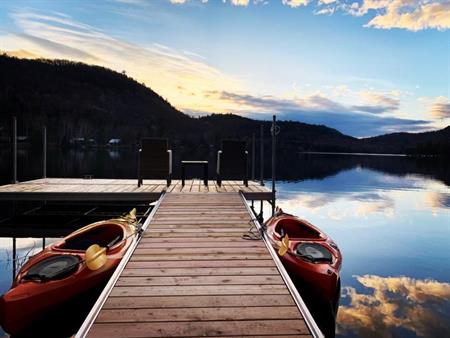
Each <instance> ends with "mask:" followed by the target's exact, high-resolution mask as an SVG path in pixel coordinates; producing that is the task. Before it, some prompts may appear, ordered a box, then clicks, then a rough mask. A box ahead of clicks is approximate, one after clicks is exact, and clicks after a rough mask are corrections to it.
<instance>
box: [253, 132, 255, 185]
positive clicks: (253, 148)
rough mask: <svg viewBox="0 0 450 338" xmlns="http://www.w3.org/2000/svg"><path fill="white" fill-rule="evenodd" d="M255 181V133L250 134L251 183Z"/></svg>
mask: <svg viewBox="0 0 450 338" xmlns="http://www.w3.org/2000/svg"><path fill="white" fill-rule="evenodd" d="M254 180H255V133H253V134H252V181H254Z"/></svg>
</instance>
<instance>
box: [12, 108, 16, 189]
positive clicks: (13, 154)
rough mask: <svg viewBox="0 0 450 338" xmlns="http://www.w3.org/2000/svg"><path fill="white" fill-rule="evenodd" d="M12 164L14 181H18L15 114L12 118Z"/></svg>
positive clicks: (14, 182)
mask: <svg viewBox="0 0 450 338" xmlns="http://www.w3.org/2000/svg"><path fill="white" fill-rule="evenodd" d="M11 141H12V165H13V168H12V170H13V177H12V183H13V184H16V183H17V118H16V117H15V116H13V120H12V140H11Z"/></svg>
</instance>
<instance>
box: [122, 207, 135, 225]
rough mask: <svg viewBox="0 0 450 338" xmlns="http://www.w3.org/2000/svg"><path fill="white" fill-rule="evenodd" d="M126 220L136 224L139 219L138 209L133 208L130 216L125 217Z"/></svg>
mask: <svg viewBox="0 0 450 338" xmlns="http://www.w3.org/2000/svg"><path fill="white" fill-rule="evenodd" d="M125 218H126V219H128V220H130V221H132V222H136V220H137V218H136V208H133V209H132V210H131V211H130V212H129V213H128V215H126V216H125Z"/></svg>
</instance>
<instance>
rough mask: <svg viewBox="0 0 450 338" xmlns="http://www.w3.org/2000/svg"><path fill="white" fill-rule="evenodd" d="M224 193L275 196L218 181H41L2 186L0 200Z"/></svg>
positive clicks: (256, 186) (250, 184) (137, 198)
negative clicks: (206, 184)
mask: <svg viewBox="0 0 450 338" xmlns="http://www.w3.org/2000/svg"><path fill="white" fill-rule="evenodd" d="M163 191H165V192H174V193H193V192H199V193H200V192H202V193H214V194H215V193H223V192H240V191H242V192H243V193H244V195H245V196H246V198H248V199H254V200H270V199H271V198H272V193H271V191H270V190H269V189H267V188H266V187H264V186H261V185H260V184H259V183H257V182H252V181H249V182H248V187H246V186H245V185H244V184H243V182H242V181H222V185H221V186H220V187H219V186H218V185H217V182H216V181H213V180H209V181H208V186H205V185H204V184H203V180H200V179H190V180H186V183H185V185H184V187H183V186H182V185H181V180H173V181H172V184H171V185H170V186H169V187H167V185H166V181H165V180H144V184H143V185H142V186H140V187H138V186H137V180H136V179H82V178H42V179H37V180H32V181H25V182H20V183H17V184H8V185H4V186H0V200H6V201H11V200H21V201H24V200H45V201H70V200H90V201H115V200H118V201H154V200H157V199H158V198H159V196H160V195H161V193H162V192H163Z"/></svg>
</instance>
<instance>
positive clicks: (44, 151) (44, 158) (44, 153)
mask: <svg viewBox="0 0 450 338" xmlns="http://www.w3.org/2000/svg"><path fill="white" fill-rule="evenodd" d="M42 178H47V127H46V126H44V130H43V136H42Z"/></svg>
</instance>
